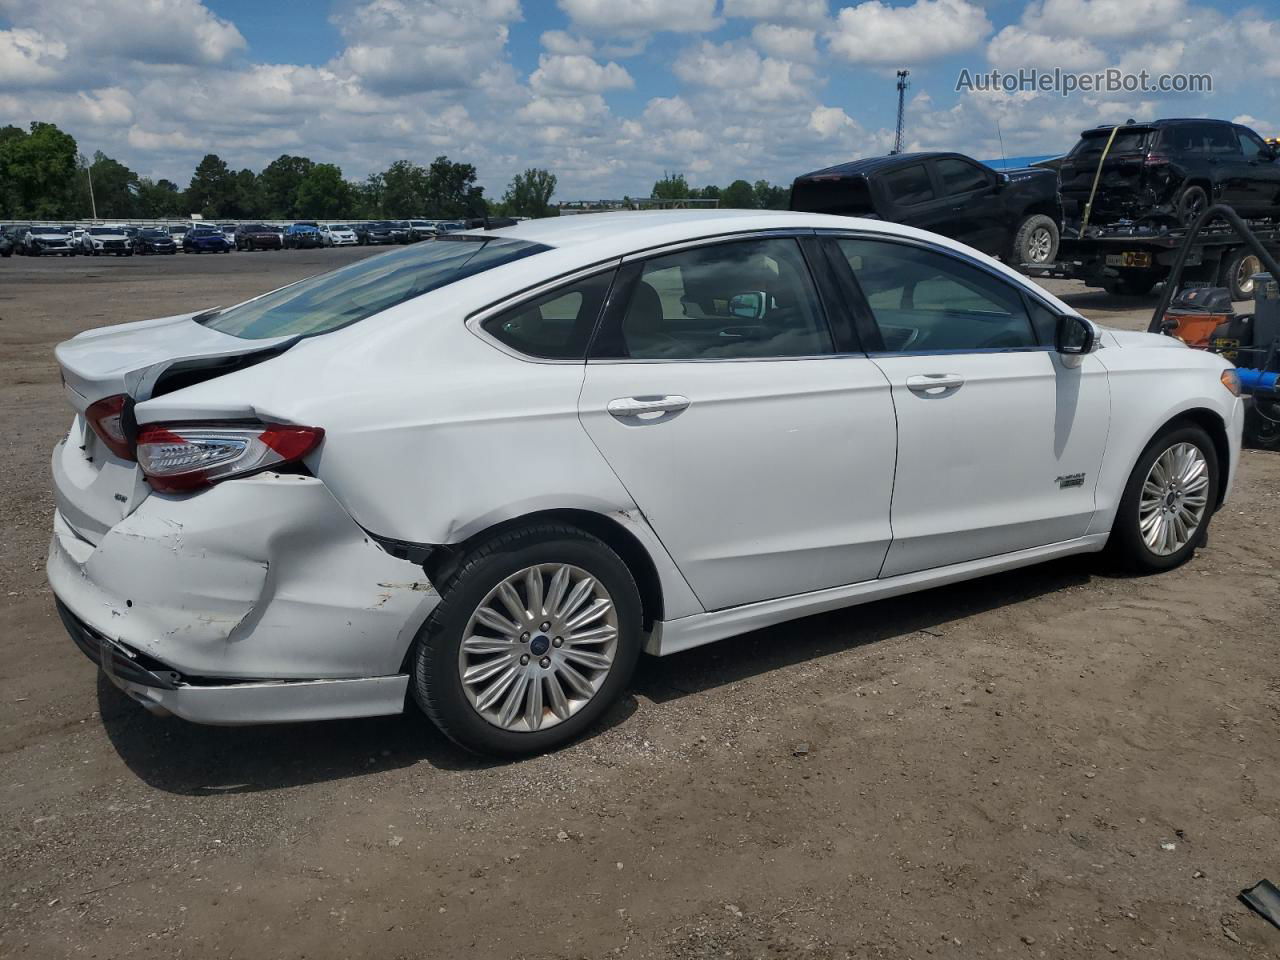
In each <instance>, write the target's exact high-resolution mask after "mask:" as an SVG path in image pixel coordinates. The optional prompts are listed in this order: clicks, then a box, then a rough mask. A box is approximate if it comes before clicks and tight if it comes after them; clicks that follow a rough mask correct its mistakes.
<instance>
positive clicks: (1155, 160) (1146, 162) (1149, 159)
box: [1142, 153, 1169, 167]
mask: <svg viewBox="0 0 1280 960" xmlns="http://www.w3.org/2000/svg"><path fill="white" fill-rule="evenodd" d="M1168 163H1169V158H1168V157H1166V156H1164V155H1163V154H1159V153H1148V154H1147V155H1146V157H1144V158H1143V160H1142V165H1143V166H1144V167H1164V166H1167V165H1168Z"/></svg>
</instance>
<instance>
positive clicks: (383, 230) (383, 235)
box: [356, 220, 396, 245]
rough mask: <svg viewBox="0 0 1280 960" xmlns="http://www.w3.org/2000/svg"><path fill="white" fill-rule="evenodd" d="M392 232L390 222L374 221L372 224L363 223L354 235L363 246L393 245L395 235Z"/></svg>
mask: <svg viewBox="0 0 1280 960" xmlns="http://www.w3.org/2000/svg"><path fill="white" fill-rule="evenodd" d="M392 230H393V228H392V226H391V222H390V221H388V220H375V221H373V222H372V223H363V224H361V225H360V227H357V228H356V235H357V236H358V237H359V238H360V243H361V244H365V245H377V244H385V243H395V242H396V239H395V234H394V233H393V232H392Z"/></svg>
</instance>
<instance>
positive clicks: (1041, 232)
mask: <svg viewBox="0 0 1280 960" xmlns="http://www.w3.org/2000/svg"><path fill="white" fill-rule="evenodd" d="M1052 249H1053V234H1051V233H1050V232H1049V231H1048V229H1047V228H1045V227H1038V228H1036V229H1035V230H1033V231H1032V232H1031V238H1030V240H1029V241H1028V242H1027V253H1029V254H1030V256H1031V262H1032V263H1044V262H1045V261H1046V260H1048V259H1049V251H1050V250H1052Z"/></svg>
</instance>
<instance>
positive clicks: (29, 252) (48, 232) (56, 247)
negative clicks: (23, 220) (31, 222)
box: [18, 227, 75, 257]
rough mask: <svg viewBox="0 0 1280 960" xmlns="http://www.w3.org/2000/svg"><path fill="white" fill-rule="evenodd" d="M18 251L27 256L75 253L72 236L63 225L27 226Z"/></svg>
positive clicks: (63, 255)
mask: <svg viewBox="0 0 1280 960" xmlns="http://www.w3.org/2000/svg"><path fill="white" fill-rule="evenodd" d="M18 252H19V253H21V254H22V255H23V256H26V257H45V256H59V257H70V256H73V255H74V254H75V250H73V249H72V247H71V238H70V237H69V236H68V235H67V233H66V232H65V231H64V230H63V228H62V227H27V228H26V229H25V230H24V232H23V234H22V239H21V241H20V243H19V245H18Z"/></svg>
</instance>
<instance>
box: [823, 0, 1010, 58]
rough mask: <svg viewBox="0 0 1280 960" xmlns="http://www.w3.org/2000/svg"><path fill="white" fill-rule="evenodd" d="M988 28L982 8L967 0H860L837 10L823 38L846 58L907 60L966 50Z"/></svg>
mask: <svg viewBox="0 0 1280 960" xmlns="http://www.w3.org/2000/svg"><path fill="white" fill-rule="evenodd" d="M990 32H991V21H989V20H988V19H987V15H986V13H984V12H983V10H982V8H981V7H977V6H974V5H973V4H971V3H968V2H967V0H915V2H914V3H912V4H911V5H910V6H906V7H891V6H888V5H887V4H885V3H881V2H880V0H866V2H864V3H860V4H858V5H857V6H856V7H845V8H844V9H842V10H841V11H840V13H839V15H838V16H837V18H836V25H835V28H834V29H833V30H831V31H830V32H829V33H828V34H827V39H828V40H829V41H830V44H831V49H832V51H833V52H834V53H836V54H838V55H840V56H841V57H843V58H844V59H845V60H848V61H850V62H851V63H867V64H896V65H907V64H915V63H919V62H920V61H923V60H933V59H937V58H938V57H945V56H948V55H950V54H953V53H960V52H962V51H964V50H969V49H971V48H973V47H976V46H977V45H978V44H979V43H981V42H982V39H983V38H984V37H986V36H987V34H989V33H990Z"/></svg>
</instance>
